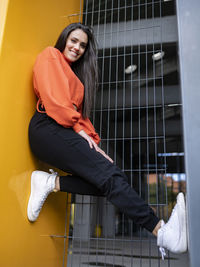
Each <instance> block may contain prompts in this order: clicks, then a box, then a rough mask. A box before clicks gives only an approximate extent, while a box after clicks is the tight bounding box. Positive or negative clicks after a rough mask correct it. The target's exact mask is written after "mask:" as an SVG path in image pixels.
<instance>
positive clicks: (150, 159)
mask: <svg viewBox="0 0 200 267" xmlns="http://www.w3.org/2000/svg"><path fill="white" fill-rule="evenodd" d="M82 19H83V23H84V24H87V25H91V26H92V27H93V29H94V32H95V36H96V39H97V42H98V47H99V49H98V64H99V90H98V92H97V95H96V97H95V105H94V110H93V114H92V118H91V119H92V121H93V123H94V125H95V128H96V131H97V132H98V133H99V135H100V137H101V147H102V148H103V149H104V151H105V152H106V153H107V154H109V155H110V157H111V158H113V160H114V161H115V163H116V164H117V165H118V166H119V167H120V168H121V169H122V170H123V171H124V172H125V173H126V175H127V177H128V180H129V183H130V185H131V186H132V187H134V188H135V190H136V191H137V192H138V194H139V195H140V196H141V197H142V198H143V199H145V200H146V201H147V202H148V203H149V204H150V205H151V206H152V208H153V209H154V210H155V212H156V214H157V215H158V216H159V217H162V218H164V219H165V220H166V219H167V218H168V217H169V215H170V213H171V210H172V208H173V205H174V201H175V197H176V194H177V193H178V192H179V191H185V174H184V163H183V162H184V161H183V158H184V150H183V145H182V120H181V98H180V86H179V75H178V71H179V69H178V58H177V41H178V37H177V24H176V10H175V3H174V1H164V0H162V1H161V0H158V1H156V0H155V1H153V0H135V1H133V0H123V1H122V0H103V1H96V0H85V1H84V6H83V12H82ZM69 204H70V205H71V215H70V216H71V217H70V230H69V234H67V231H66V236H65V238H67V239H68V248H66V251H65V252H64V253H67V262H66V263H64V260H63V266H73V267H74V266H107V267H108V266H113V267H114V266H116V267H117V266H176V265H173V264H175V263H174V262H175V261H176V260H177V259H178V258H176V257H174V256H172V255H169V254H168V256H167V258H166V260H165V262H162V261H161V259H160V255H159V252H158V249H157V246H156V240H155V238H154V237H153V236H152V235H151V234H149V233H148V232H147V231H146V230H144V229H141V228H140V227H138V226H136V225H135V224H134V223H133V222H132V221H131V220H130V219H129V218H127V217H126V216H125V215H124V214H122V213H121V212H120V211H119V210H117V209H116V207H114V206H113V205H111V204H110V203H109V202H107V201H106V200H105V199H104V198H102V197H99V198H97V197H95V196H94V197H91V196H81V195H72V197H71V198H70V201H69ZM182 266H186V265H184V263H182Z"/></svg>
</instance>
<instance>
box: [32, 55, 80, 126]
mask: <svg viewBox="0 0 200 267" xmlns="http://www.w3.org/2000/svg"><path fill="white" fill-rule="evenodd" d="M33 77H34V78H33V79H34V88H35V91H37V95H38V97H39V98H40V99H41V102H42V104H43V105H44V107H45V110H46V113H47V115H48V116H50V117H52V118H53V119H54V120H55V121H56V122H57V123H59V124H61V125H63V126H64V127H74V126H75V125H76V124H77V123H78V120H79V119H80V117H81V114H80V113H79V112H77V111H76V110H75V109H74V106H73V103H72V101H71V96H70V90H69V83H68V78H67V75H66V73H65V72H64V69H63V66H62V65H61V63H60V61H59V59H58V58H57V57H56V56H54V57H46V55H44V56H43V55H42V54H41V55H40V57H39V58H38V60H37V61H36V64H35V66H34V70H33ZM77 126H78V125H77ZM79 129H80V127H79Z"/></svg>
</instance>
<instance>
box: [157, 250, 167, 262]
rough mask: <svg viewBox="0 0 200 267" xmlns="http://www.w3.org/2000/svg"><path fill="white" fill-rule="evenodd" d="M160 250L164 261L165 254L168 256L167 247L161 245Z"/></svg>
mask: <svg viewBox="0 0 200 267" xmlns="http://www.w3.org/2000/svg"><path fill="white" fill-rule="evenodd" d="M159 250H160V254H161V257H162V260H163V261H164V259H165V256H166V252H165V249H164V248H163V247H159Z"/></svg>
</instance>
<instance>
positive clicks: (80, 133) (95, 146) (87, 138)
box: [78, 130, 113, 163]
mask: <svg viewBox="0 0 200 267" xmlns="http://www.w3.org/2000/svg"><path fill="white" fill-rule="evenodd" d="M78 134H79V135H81V136H82V137H83V138H84V139H85V140H86V141H87V142H88V144H89V146H90V148H91V149H92V148H94V149H95V150H96V151H97V152H99V153H101V154H102V155H103V156H104V157H105V158H106V159H108V160H109V161H110V162H111V163H113V160H112V159H111V158H110V157H109V156H108V155H107V154H106V153H105V152H104V151H103V150H102V149H101V148H100V147H99V146H98V145H97V144H96V143H95V142H94V140H93V139H92V138H90V136H89V135H87V134H86V132H85V131H84V130H81V131H80V132H79V133H78Z"/></svg>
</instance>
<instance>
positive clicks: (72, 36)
mask: <svg viewBox="0 0 200 267" xmlns="http://www.w3.org/2000/svg"><path fill="white" fill-rule="evenodd" d="M72 38H73V39H75V40H76V41H79V39H78V38H77V37H73V36H72ZM81 43H82V44H85V45H87V43H85V42H81Z"/></svg>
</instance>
